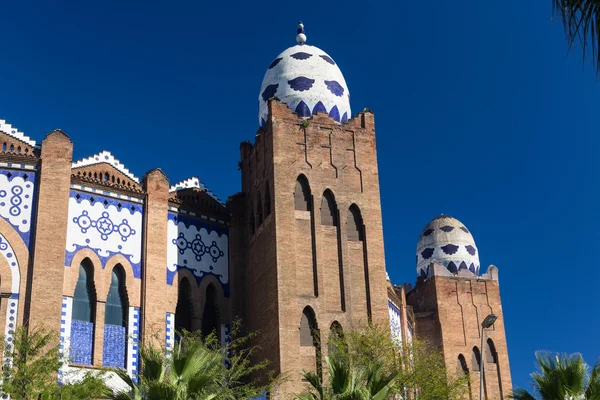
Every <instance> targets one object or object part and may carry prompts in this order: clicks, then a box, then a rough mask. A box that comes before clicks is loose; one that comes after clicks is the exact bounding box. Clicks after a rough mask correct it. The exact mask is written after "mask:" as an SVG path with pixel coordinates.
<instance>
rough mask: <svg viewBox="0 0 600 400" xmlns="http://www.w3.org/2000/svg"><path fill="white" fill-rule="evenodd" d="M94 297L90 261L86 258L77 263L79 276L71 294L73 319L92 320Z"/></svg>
mask: <svg viewBox="0 0 600 400" xmlns="http://www.w3.org/2000/svg"><path fill="white" fill-rule="evenodd" d="M95 314H96V298H95V293H94V272H93V267H92V262H91V261H90V260H89V259H88V258H86V259H84V260H83V261H82V262H81V264H79V278H78V279H77V284H76V285H75V294H74V295H73V319H74V320H77V321H85V322H94V316H95Z"/></svg>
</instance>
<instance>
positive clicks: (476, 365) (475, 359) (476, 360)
mask: <svg viewBox="0 0 600 400" xmlns="http://www.w3.org/2000/svg"><path fill="white" fill-rule="evenodd" d="M480 365H481V353H480V352H479V348H478V347H477V346H475V347H473V355H472V356H471V369H472V370H473V371H481V369H480Z"/></svg>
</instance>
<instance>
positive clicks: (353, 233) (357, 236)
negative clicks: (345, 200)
mask: <svg viewBox="0 0 600 400" xmlns="http://www.w3.org/2000/svg"><path fill="white" fill-rule="evenodd" d="M349 211H350V212H349V213H348V221H347V222H346V233H347V236H348V240H352V241H361V242H362V241H363V240H364V238H363V220H362V216H361V214H360V210H359V208H358V206H357V205H356V204H352V205H351V206H350V210H349Z"/></svg>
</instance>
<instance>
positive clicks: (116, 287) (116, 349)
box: [102, 264, 129, 368]
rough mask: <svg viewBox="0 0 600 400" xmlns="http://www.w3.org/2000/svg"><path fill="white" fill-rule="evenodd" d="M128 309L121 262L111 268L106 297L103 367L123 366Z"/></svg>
mask: <svg viewBox="0 0 600 400" xmlns="http://www.w3.org/2000/svg"><path fill="white" fill-rule="evenodd" d="M128 309H129V305H128V301H127V291H126V288H125V272H124V270H123V267H122V266H121V264H117V265H116V266H115V267H114V268H113V270H112V273H111V280H110V286H109V288H108V296H107V297H106V311H105V316H104V351H103V356H102V365H103V366H105V367H119V368H125V360H126V353H127V351H126V349H127V316H128Z"/></svg>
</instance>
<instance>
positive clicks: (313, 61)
mask: <svg viewBox="0 0 600 400" xmlns="http://www.w3.org/2000/svg"><path fill="white" fill-rule="evenodd" d="M296 40H297V41H298V45H296V46H293V47H290V48H288V49H287V50H285V51H284V52H283V53H281V54H279V55H278V56H277V58H275V59H274V60H273V62H271V65H269V68H268V69H267V72H266V73H265V77H264V79H263V82H262V86H261V88H260V93H259V96H258V104H259V105H258V108H259V113H258V122H259V123H260V125H261V126H264V125H265V123H266V121H267V117H268V114H269V110H268V104H267V101H268V100H269V99H270V98H272V97H277V98H278V99H279V100H281V101H282V102H284V103H285V104H287V105H288V106H289V107H290V108H291V109H292V110H294V111H295V112H296V113H298V116H300V117H310V116H311V115H312V114H314V113H316V112H324V113H327V114H329V116H330V117H331V118H333V119H334V120H336V121H337V122H346V121H348V119H349V118H350V117H351V112H350V92H349V91H348V86H347V85H346V80H345V79H344V76H343V75H342V71H340V69H339V68H338V66H337V64H336V63H335V61H333V59H332V58H331V57H330V56H329V55H328V54H327V53H325V52H324V51H323V50H321V49H319V48H317V47H314V46H309V45H307V44H305V42H306V36H305V34H304V26H303V25H302V23H300V24H299V25H298V36H297V37H296Z"/></svg>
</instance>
